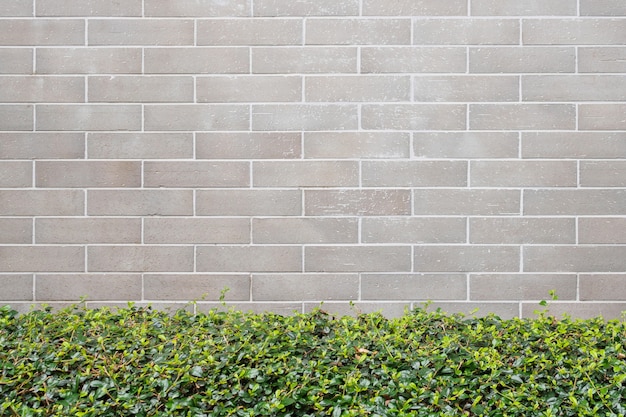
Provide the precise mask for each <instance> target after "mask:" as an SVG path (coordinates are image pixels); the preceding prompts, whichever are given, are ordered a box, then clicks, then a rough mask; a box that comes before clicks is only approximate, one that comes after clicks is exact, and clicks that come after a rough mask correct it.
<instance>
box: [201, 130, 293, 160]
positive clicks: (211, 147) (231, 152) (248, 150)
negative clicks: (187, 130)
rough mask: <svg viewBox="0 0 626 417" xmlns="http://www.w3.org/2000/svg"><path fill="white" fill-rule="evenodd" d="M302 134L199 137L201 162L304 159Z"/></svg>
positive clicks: (248, 133) (274, 133)
mask: <svg viewBox="0 0 626 417" xmlns="http://www.w3.org/2000/svg"><path fill="white" fill-rule="evenodd" d="M301 148H302V139H301V134H300V133H299V132H225V133H213V132H207V133H198V134H196V158H198V159H293V158H300V155H301V153H302V151H301Z"/></svg>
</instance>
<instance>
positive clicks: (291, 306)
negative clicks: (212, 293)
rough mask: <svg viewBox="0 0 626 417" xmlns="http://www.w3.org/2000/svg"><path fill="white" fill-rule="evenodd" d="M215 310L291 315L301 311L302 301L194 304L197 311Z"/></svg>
mask: <svg viewBox="0 0 626 417" xmlns="http://www.w3.org/2000/svg"><path fill="white" fill-rule="evenodd" d="M215 309H217V311H229V310H231V309H232V310H235V311H242V312H246V313H268V312H269V313H273V314H280V315H283V316H287V315H293V314H294V313H302V310H303V308H302V303H297V302H293V303H289V302H287V303H285V302H283V303H278V302H267V303H261V302H259V303H250V302H230V303H227V304H225V305H224V304H222V303H204V302H202V303H198V304H197V305H196V310H197V311H199V312H203V311H204V312H206V311H209V310H215Z"/></svg>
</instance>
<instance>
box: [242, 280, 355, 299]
mask: <svg viewBox="0 0 626 417" xmlns="http://www.w3.org/2000/svg"><path fill="white" fill-rule="evenodd" d="M251 293H252V299H253V300H254V301H300V300H302V301H308V300H320V301H321V300H324V301H325V300H356V299H358V297H359V276H358V275H357V274H298V275H294V274H254V275H253V276H252V289H251Z"/></svg>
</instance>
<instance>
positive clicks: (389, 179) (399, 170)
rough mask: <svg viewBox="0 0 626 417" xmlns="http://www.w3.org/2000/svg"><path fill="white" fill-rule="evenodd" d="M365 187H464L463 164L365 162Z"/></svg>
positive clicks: (450, 162) (363, 182) (440, 162)
mask: <svg viewBox="0 0 626 417" xmlns="http://www.w3.org/2000/svg"><path fill="white" fill-rule="evenodd" d="M361 170H362V174H361V175H362V180H361V181H362V185H363V186H364V187H464V186H465V185H467V162H464V161H364V162H363V163H362V168H361Z"/></svg>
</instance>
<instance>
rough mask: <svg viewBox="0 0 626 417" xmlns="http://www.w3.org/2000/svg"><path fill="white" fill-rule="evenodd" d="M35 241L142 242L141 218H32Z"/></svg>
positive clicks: (54, 242) (64, 242)
mask: <svg viewBox="0 0 626 417" xmlns="http://www.w3.org/2000/svg"><path fill="white" fill-rule="evenodd" d="M35 242H36V243H38V244H40V243H44V244H47V243H49V244H58V243H60V244H69V243H76V244H78V243H83V244H93V243H96V244H97V243H99V244H104V243H141V219H125V218H38V219H35Z"/></svg>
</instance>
